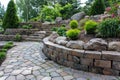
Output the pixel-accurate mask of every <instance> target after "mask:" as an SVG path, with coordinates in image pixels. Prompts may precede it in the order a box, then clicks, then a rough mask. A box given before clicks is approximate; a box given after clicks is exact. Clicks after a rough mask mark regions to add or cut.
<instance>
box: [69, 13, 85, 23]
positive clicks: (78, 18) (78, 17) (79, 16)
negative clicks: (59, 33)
mask: <svg viewBox="0 0 120 80" xmlns="http://www.w3.org/2000/svg"><path fill="white" fill-rule="evenodd" d="M85 15H86V14H85V13H84V12H79V13H76V14H74V15H73V16H72V17H71V19H72V20H77V21H79V20H81V19H83V18H84V17H85Z"/></svg>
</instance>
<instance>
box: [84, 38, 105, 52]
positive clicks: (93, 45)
mask: <svg viewBox="0 0 120 80" xmlns="http://www.w3.org/2000/svg"><path fill="white" fill-rule="evenodd" d="M84 49H86V50H95V51H102V50H106V49H107V42H106V41H105V40H103V39H101V38H94V39H91V40H90V41H88V42H87V43H86V44H85V45H84Z"/></svg>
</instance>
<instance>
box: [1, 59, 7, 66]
mask: <svg viewBox="0 0 120 80" xmlns="http://www.w3.org/2000/svg"><path fill="white" fill-rule="evenodd" d="M5 59H6V58H4V59H2V60H0V66H1V64H2V63H3V62H4V60H5Z"/></svg>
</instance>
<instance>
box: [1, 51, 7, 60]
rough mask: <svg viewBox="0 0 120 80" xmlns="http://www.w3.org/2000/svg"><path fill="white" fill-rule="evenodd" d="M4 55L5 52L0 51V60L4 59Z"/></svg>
mask: <svg viewBox="0 0 120 80" xmlns="http://www.w3.org/2000/svg"><path fill="white" fill-rule="evenodd" d="M5 57H6V53H5V52H0V60H4V59H5Z"/></svg>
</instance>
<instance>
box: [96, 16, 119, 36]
mask: <svg viewBox="0 0 120 80" xmlns="http://www.w3.org/2000/svg"><path fill="white" fill-rule="evenodd" d="M97 33H98V36H101V37H118V36H119V34H120V20H119V19H117V18H113V19H106V20H105V21H102V22H101V23H100V24H99V25H98V28H97Z"/></svg>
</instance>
